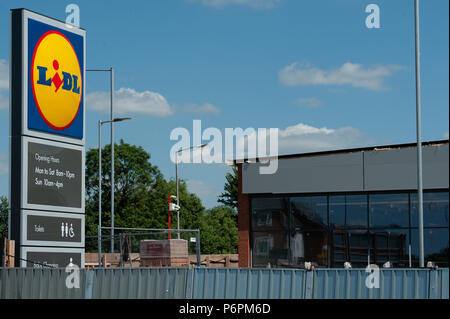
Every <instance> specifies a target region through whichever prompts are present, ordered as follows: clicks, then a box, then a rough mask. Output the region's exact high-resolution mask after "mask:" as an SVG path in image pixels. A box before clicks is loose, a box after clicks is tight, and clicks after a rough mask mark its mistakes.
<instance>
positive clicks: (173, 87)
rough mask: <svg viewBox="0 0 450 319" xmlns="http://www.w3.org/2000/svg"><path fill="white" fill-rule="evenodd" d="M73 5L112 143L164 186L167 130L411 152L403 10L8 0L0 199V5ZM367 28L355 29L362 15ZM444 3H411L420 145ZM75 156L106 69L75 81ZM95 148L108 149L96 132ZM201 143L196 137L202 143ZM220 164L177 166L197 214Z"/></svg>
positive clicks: (440, 66)
mask: <svg viewBox="0 0 450 319" xmlns="http://www.w3.org/2000/svg"><path fill="white" fill-rule="evenodd" d="M70 3H75V4H77V5H78V6H79V8H80V24H81V27H82V28H84V29H86V31H87V51H86V52H87V67H88V68H109V67H111V66H113V67H114V68H115V88H116V102H117V106H116V108H117V109H116V110H117V116H130V117H132V118H133V120H132V121H128V122H123V123H119V124H117V125H116V126H115V137H116V142H118V141H119V139H121V138H123V139H124V140H125V141H126V142H128V143H131V144H136V145H140V146H142V147H143V148H144V149H145V150H147V151H148V152H149V153H150V154H151V162H152V163H153V164H155V165H157V166H158V167H159V168H160V169H161V171H162V172H163V174H164V176H165V177H166V178H170V177H174V175H175V167H174V164H173V163H172V162H171V161H170V156H169V155H170V154H169V153H170V149H171V148H172V146H173V145H174V144H175V143H176V141H171V140H170V133H171V131H172V130H173V129H174V128H177V127H183V128H186V129H188V130H189V131H191V132H192V125H193V120H195V119H199V120H201V121H202V127H203V129H205V128H207V127H216V128H218V129H219V130H221V131H223V130H224V129H225V128H237V127H241V128H243V129H245V128H249V127H252V128H255V129H257V128H278V129H279V130H280V133H279V137H280V140H279V146H280V150H279V151H280V154H288V153H301V152H308V151H317V150H330V149H338V148H346V147H359V146H370V145H379V144H390V143H407V142H415V138H416V131H415V82H414V81H415V80H414V15H413V13H414V11H413V7H414V6H413V4H414V1H413V0H408V1H406V0H397V1H388V0H385V1H375V0H367V1H364V0H339V1H338V0H322V1H313V0H308V1H306V0H305V1H298V0H170V1H132V0H129V1H43V0H41V1H8V0H4V1H2V2H1V4H0V194H4V195H7V193H8V157H9V154H8V152H9V150H8V143H9V137H8V136H9V130H8V129H9V122H8V121H9V114H8V112H9V110H8V102H7V101H8V83H7V82H8V63H9V32H10V27H9V9H11V8H20V7H24V8H27V9H30V10H33V11H36V12H38V13H42V14H45V15H48V16H51V17H54V18H57V19H60V20H63V21H65V19H66V16H67V14H66V13H65V8H66V6H67V5H68V4H70ZM371 3H375V4H377V5H378V6H379V8H380V26H381V27H380V28H379V29H368V28H367V27H366V25H365V20H366V17H367V16H368V15H369V13H366V12H365V8H366V6H367V5H369V4H371ZM448 6H449V2H448V1H446V0H427V1H421V54H422V56H421V58H422V59H421V64H422V73H421V76H422V138H423V140H424V141H426V140H438V139H444V138H448V132H449V121H448V118H449V93H448V92H449V91H448V86H449V83H448V82H449V73H448V72H449V71H448V70H449V42H448V41H449V40H448V38H449V18H448V12H449V8H448ZM86 84H87V88H86V92H87V94H88V95H87V114H86V148H87V149H88V148H91V147H96V145H97V134H98V133H97V121H98V120H99V119H103V120H106V119H108V118H109V113H108V105H109V104H108V103H109V102H108V90H109V78H108V74H107V73H88V75H87V79H86ZM103 136H104V137H105V138H104V143H109V134H108V133H107V131H106V130H105V133H104V135H103ZM205 142H207V141H205ZM228 171H230V168H229V167H227V166H226V165H225V164H188V163H184V164H180V176H181V178H183V179H186V180H187V181H188V186H189V189H190V190H191V191H192V192H195V193H197V194H198V195H199V196H200V198H201V199H202V201H203V204H204V205H205V206H206V207H212V206H214V205H215V204H216V199H217V195H218V194H220V193H221V191H222V190H223V185H224V182H225V174H226V172H228Z"/></svg>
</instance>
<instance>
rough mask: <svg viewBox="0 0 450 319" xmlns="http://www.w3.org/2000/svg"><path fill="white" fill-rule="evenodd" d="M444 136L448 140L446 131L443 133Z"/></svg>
mask: <svg viewBox="0 0 450 319" xmlns="http://www.w3.org/2000/svg"><path fill="white" fill-rule="evenodd" d="M444 138H445V139H447V140H448V132H447V133H445V134H444Z"/></svg>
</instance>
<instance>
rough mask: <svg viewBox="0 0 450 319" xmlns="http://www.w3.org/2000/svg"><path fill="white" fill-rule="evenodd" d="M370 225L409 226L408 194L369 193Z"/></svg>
mask: <svg viewBox="0 0 450 319" xmlns="http://www.w3.org/2000/svg"><path fill="white" fill-rule="evenodd" d="M369 209H370V227H371V228H372V227H383V228H397V227H409V196H408V194H370V195H369Z"/></svg>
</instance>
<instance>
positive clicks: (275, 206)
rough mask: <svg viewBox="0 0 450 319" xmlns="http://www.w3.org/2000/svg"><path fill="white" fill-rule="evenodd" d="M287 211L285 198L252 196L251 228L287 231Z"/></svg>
mask: <svg viewBox="0 0 450 319" xmlns="http://www.w3.org/2000/svg"><path fill="white" fill-rule="evenodd" d="M288 212H289V211H288V207H287V200H286V199H285V198H254V199H252V229H253V230H276V229H279V230H286V231H287V229H288V225H289V215H288Z"/></svg>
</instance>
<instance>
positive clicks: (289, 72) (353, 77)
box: [278, 62, 401, 90]
mask: <svg viewBox="0 0 450 319" xmlns="http://www.w3.org/2000/svg"><path fill="white" fill-rule="evenodd" d="M400 69H401V67H400V66H398V65H374V66H370V67H364V66H363V65H361V64H357V63H351V62H346V63H344V64H343V65H342V66H341V67H340V68H338V69H331V70H324V69H319V68H316V67H313V66H310V65H308V64H299V63H298V62H294V63H292V64H291V65H288V66H286V67H284V68H283V69H282V70H281V71H280V72H279V74H278V77H279V80H280V82H281V83H282V84H283V85H286V86H303V85H351V86H353V87H357V88H365V89H369V90H382V89H385V86H384V84H383V81H384V79H385V78H386V77H388V76H391V75H392V74H393V73H394V72H396V71H398V70H400Z"/></svg>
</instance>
